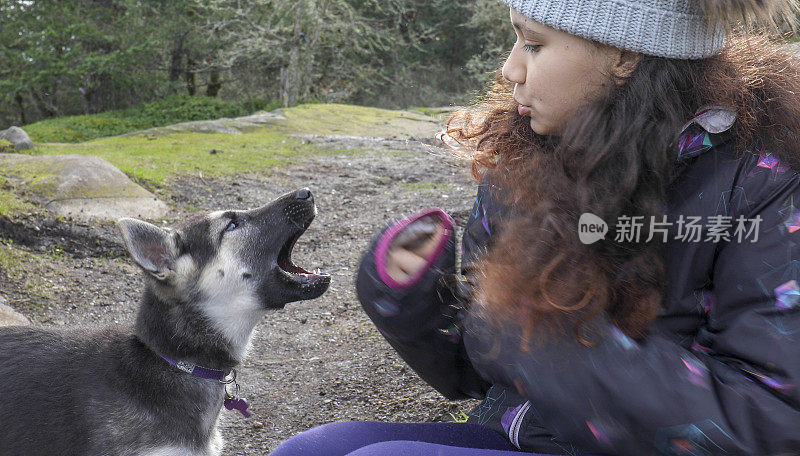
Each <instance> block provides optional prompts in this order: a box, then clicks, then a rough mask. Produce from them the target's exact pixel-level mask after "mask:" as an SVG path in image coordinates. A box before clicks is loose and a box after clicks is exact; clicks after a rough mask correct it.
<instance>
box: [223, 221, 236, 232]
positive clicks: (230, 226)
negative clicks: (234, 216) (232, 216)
mask: <svg viewBox="0 0 800 456" xmlns="http://www.w3.org/2000/svg"><path fill="white" fill-rule="evenodd" d="M238 226H239V222H237V221H236V220H231V221H230V222H229V223H228V226H226V227H225V231H233V230H235V229H236V228H237V227H238Z"/></svg>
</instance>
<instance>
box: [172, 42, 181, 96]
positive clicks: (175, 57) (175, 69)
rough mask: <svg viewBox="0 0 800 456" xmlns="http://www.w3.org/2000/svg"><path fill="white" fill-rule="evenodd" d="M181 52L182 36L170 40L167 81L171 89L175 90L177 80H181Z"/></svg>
mask: <svg viewBox="0 0 800 456" xmlns="http://www.w3.org/2000/svg"><path fill="white" fill-rule="evenodd" d="M183 54H184V51H183V36H180V37H179V38H176V39H175V40H174V41H173V42H172V49H170V52H169V58H170V62H169V82H170V85H171V86H172V88H171V90H176V89H177V82H178V81H180V80H181V73H182V72H183Z"/></svg>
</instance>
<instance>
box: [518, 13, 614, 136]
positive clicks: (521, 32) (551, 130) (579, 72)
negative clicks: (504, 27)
mask: <svg viewBox="0 0 800 456" xmlns="http://www.w3.org/2000/svg"><path fill="white" fill-rule="evenodd" d="M511 24H512V25H513V26H514V31H515V32H516V34H517V42H516V43H514V47H513V48H512V49H511V54H510V55H509V56H508V59H507V60H506V62H505V64H504V65H503V77H504V78H506V79H507V80H509V81H511V82H513V83H515V86H514V99H515V100H516V101H517V103H519V113H520V115H523V116H530V118H531V128H532V129H533V131H535V132H536V133H538V134H540V135H559V134H560V132H561V131H562V129H563V128H564V125H565V124H566V122H567V120H568V119H569V118H570V117H571V116H572V115H573V114H574V113H575V111H576V109H578V108H580V107H581V106H583V105H586V104H588V103H589V102H591V101H594V100H597V99H599V98H600V97H601V96H602V95H603V93H604V92H605V91H606V90H607V89H608V86H609V85H613V84H614V83H615V82H614V79H613V78H612V77H611V75H612V74H616V73H618V72H619V71H618V70H619V68H618V67H619V62H620V55H621V54H622V53H623V52H622V51H620V50H619V49H617V48H614V47H612V46H608V45H604V44H600V45H594V44H593V43H591V42H590V41H588V40H586V39H583V38H581V37H578V36H575V35H571V34H569V33H567V32H562V31H560V30H556V29H554V28H552V27H549V26H546V25H544V24H540V23H539V22H536V21H534V20H531V19H528V18H526V17H525V16H523V15H522V14H520V13H518V12H517V11H515V10H513V9H512V10H511Z"/></svg>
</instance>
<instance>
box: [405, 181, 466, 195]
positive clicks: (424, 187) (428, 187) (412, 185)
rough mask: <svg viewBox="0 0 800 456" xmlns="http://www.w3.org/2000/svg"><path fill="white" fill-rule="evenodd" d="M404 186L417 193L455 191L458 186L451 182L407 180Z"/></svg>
mask: <svg viewBox="0 0 800 456" xmlns="http://www.w3.org/2000/svg"><path fill="white" fill-rule="evenodd" d="M403 187H405V188H406V189H408V190H410V191H413V192H417V193H435V192H438V193H441V192H455V191H456V188H455V187H453V186H452V185H450V184H443V183H439V182H405V183H403Z"/></svg>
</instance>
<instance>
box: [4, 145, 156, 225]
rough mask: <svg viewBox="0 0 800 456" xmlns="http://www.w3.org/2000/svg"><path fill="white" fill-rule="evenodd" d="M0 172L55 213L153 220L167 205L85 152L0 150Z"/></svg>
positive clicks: (107, 164) (109, 218) (17, 187)
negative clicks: (8, 151) (58, 153)
mask: <svg viewBox="0 0 800 456" xmlns="http://www.w3.org/2000/svg"><path fill="white" fill-rule="evenodd" d="M0 173H2V174H3V175H4V176H6V178H7V179H8V181H9V183H11V184H12V186H13V187H14V188H15V189H16V190H17V191H18V192H19V193H23V192H24V193H26V194H28V195H29V196H30V197H33V199H36V200H38V201H39V202H40V203H41V204H42V205H43V206H44V207H45V208H46V209H48V210H50V211H53V212H55V213H57V214H60V215H63V216H66V217H73V218H76V219H82V220H92V219H98V218H99V219H106V220H116V219H118V218H121V217H136V218H143V219H151V220H152V219H157V218H161V217H163V216H164V215H166V213H167V211H168V209H169V207H168V206H167V205H166V204H164V203H163V202H162V201H161V200H159V199H158V198H156V197H155V196H154V195H153V194H152V193H150V192H148V191H147V190H145V189H144V188H142V187H140V186H139V185H137V184H136V183H134V182H133V181H131V180H130V179H129V178H128V176H126V175H125V173H123V172H122V171H120V170H119V169H117V168H116V167H115V166H114V165H112V164H111V163H109V162H108V161H106V160H104V159H102V158H99V157H92V156H89V155H43V156H37V155H19V154H0Z"/></svg>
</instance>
